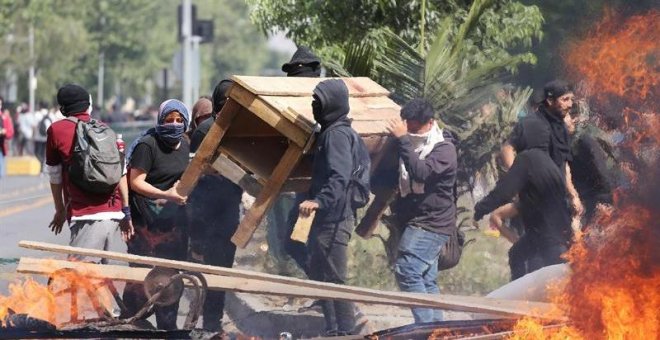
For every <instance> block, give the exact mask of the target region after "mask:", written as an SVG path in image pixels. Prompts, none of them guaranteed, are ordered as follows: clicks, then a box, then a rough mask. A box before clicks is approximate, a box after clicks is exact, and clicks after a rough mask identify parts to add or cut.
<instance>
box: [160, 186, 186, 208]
mask: <svg viewBox="0 0 660 340" xmlns="http://www.w3.org/2000/svg"><path fill="white" fill-rule="evenodd" d="M178 185H179V181H176V183H174V185H173V186H172V187H171V188H169V189H168V190H167V191H166V192H165V196H166V197H165V198H166V199H167V200H168V201H170V202H174V203H176V204H178V205H185V204H186V201H187V200H188V196H181V195H179V192H178V191H177V189H176V187H177V186H178Z"/></svg>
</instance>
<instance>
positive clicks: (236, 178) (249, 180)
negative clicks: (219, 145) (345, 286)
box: [211, 154, 262, 196]
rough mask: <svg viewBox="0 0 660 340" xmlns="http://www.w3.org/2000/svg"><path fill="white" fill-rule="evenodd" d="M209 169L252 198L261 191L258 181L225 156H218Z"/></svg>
mask: <svg viewBox="0 0 660 340" xmlns="http://www.w3.org/2000/svg"><path fill="white" fill-rule="evenodd" d="M211 167H212V168H213V169H215V170H216V171H217V172H218V173H220V174H221V175H222V176H224V177H225V178H227V179H228V180H230V181H232V182H234V184H236V185H238V186H239V187H241V188H243V190H245V192H247V193H248V194H250V195H252V196H257V195H258V194H259V192H260V191H261V189H262V185H261V183H259V181H257V180H256V179H255V178H254V177H252V175H250V174H248V173H247V172H245V170H243V169H242V168H241V167H240V166H238V165H237V164H236V163H234V162H232V160H230V159H229V158H227V156H225V155H222V154H220V155H218V158H216V159H215V162H213V164H211Z"/></svg>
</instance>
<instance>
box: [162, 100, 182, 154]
mask: <svg viewBox="0 0 660 340" xmlns="http://www.w3.org/2000/svg"><path fill="white" fill-rule="evenodd" d="M174 111H177V112H179V113H180V114H181V117H182V118H183V123H165V121H164V120H165V117H167V115H168V114H169V113H171V112H174ZM189 122H190V115H189V114H188V108H187V107H186V105H185V104H183V103H182V102H180V101H178V100H176V99H168V100H166V101H164V102H163V103H162V104H160V110H159V111H158V124H157V125H156V135H157V136H158V138H160V140H161V141H163V142H164V143H165V144H167V145H169V146H171V147H175V146H176V145H177V144H178V143H179V142H180V141H181V139H182V138H183V133H184V132H185V131H186V130H187V129H188V123H189Z"/></svg>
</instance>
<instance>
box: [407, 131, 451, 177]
mask: <svg viewBox="0 0 660 340" xmlns="http://www.w3.org/2000/svg"><path fill="white" fill-rule="evenodd" d="M398 142H399V150H400V156H401V159H402V160H403V164H405V166H406V169H407V170H408V173H409V174H410V177H411V178H412V179H413V180H415V181H416V182H420V183H424V182H425V181H426V179H427V178H428V177H429V176H431V175H432V174H441V173H443V172H445V171H446V170H447V169H450V168H455V167H456V149H455V148H454V146H453V145H452V144H451V143H443V144H437V145H436V146H435V147H434V148H433V151H431V153H430V154H429V155H428V156H427V157H426V158H425V159H419V156H418V155H417V153H416V152H415V151H414V148H413V145H412V143H411V142H410V137H408V135H404V136H402V137H400V138H399V139H398Z"/></svg>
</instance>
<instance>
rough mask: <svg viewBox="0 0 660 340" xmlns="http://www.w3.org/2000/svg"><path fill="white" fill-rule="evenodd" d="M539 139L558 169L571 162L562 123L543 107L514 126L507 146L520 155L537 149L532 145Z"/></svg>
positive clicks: (566, 132) (565, 132)
mask: <svg viewBox="0 0 660 340" xmlns="http://www.w3.org/2000/svg"><path fill="white" fill-rule="evenodd" d="M539 138H545V139H546V140H547V146H545V148H547V152H548V154H549V155H550V158H552V160H553V161H554V162H555V164H557V166H558V167H559V168H560V169H564V166H565V165H566V162H567V161H571V152H570V151H571V150H570V137H569V135H568V131H567V130H566V125H565V124H564V121H563V120H562V119H561V118H559V117H556V116H555V115H553V114H552V113H550V112H548V109H547V108H546V107H545V106H543V105H541V106H540V107H539V109H538V110H537V111H535V112H533V113H532V114H530V115H529V116H527V117H524V118H522V119H521V120H520V121H519V122H518V124H516V126H515V127H514V128H513V131H512V132H511V135H510V137H509V144H511V145H512V146H513V147H514V149H515V150H516V152H517V153H520V152H522V151H525V150H529V149H533V148H537V146H536V145H534V144H536V140H538V139H539ZM562 173H563V171H562ZM562 177H563V175H562Z"/></svg>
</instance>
